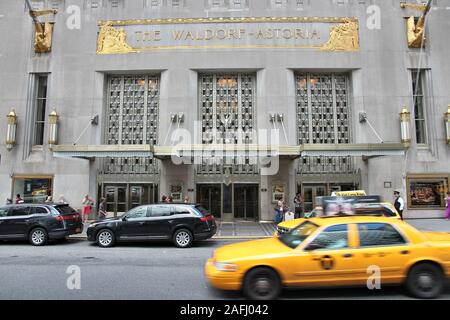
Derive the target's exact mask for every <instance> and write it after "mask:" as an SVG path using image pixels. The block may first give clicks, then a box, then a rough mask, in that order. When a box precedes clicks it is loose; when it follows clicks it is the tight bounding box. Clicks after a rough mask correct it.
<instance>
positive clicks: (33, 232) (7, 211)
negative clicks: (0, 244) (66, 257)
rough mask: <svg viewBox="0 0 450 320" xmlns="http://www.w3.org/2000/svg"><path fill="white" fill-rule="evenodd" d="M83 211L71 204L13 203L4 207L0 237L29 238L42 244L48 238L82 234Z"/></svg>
mask: <svg viewBox="0 0 450 320" xmlns="http://www.w3.org/2000/svg"><path fill="white" fill-rule="evenodd" d="M82 231H83V223H82V221H81V215H80V213H79V212H77V211H75V210H74V209H72V208H71V207H70V206H69V205H67V204H31V203H30V204H28V203H22V204H11V205H6V206H3V207H0V240H29V241H30V243H31V244H32V245H35V246H42V245H45V244H46V243H47V242H48V240H57V239H63V238H65V237H66V236H69V235H71V234H76V233H81V232H82Z"/></svg>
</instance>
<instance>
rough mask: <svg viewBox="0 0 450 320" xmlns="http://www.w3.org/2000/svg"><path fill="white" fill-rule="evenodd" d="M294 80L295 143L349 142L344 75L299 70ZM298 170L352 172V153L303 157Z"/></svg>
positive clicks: (345, 80) (346, 90)
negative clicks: (295, 104) (350, 154)
mask: <svg viewBox="0 0 450 320" xmlns="http://www.w3.org/2000/svg"><path fill="white" fill-rule="evenodd" d="M295 83H296V103H297V141H298V143H299V144H307V143H310V144H322V143H323V144H328V143H350V130H349V129H350V122H349V108H348V77H347V75H340V74H317V75H315V74H298V75H296V76H295ZM299 172H301V173H324V172H339V173H343V172H353V161H352V158H351V157H303V158H301V159H300V161H299Z"/></svg>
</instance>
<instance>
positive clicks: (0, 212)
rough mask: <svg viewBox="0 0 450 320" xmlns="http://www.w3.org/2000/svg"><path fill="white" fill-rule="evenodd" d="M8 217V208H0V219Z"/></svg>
mask: <svg viewBox="0 0 450 320" xmlns="http://www.w3.org/2000/svg"><path fill="white" fill-rule="evenodd" d="M7 215H8V208H0V218H1V217H6V216H7Z"/></svg>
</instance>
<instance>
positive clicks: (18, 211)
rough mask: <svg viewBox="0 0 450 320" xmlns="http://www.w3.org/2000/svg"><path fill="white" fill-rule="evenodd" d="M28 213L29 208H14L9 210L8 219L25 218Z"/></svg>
mask: <svg viewBox="0 0 450 320" xmlns="http://www.w3.org/2000/svg"><path fill="white" fill-rule="evenodd" d="M29 213H30V207H15V208H13V209H12V210H9V212H8V217H17V216H27V215H28V214H29Z"/></svg>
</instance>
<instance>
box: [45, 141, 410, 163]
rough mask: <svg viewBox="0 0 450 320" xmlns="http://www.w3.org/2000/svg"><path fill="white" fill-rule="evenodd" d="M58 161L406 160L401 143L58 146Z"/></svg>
mask: <svg viewBox="0 0 450 320" xmlns="http://www.w3.org/2000/svg"><path fill="white" fill-rule="evenodd" d="M52 150H53V155H54V157H59V158H62V157H66V158H81V159H93V158H106V157H150V158H157V159H160V160H169V159H171V158H172V157H205V155H207V156H210V157H279V158H282V159H290V160H294V159H296V158H299V157H305V156H330V157H331V156H352V157H363V158H365V159H367V158H373V157H382V156H403V155H405V150H406V149H405V147H404V146H403V144H401V143H359V144H304V145H299V146H289V145H258V144H236V145H234V144H185V145H176V146H152V145H55V146H53V148H52Z"/></svg>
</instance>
